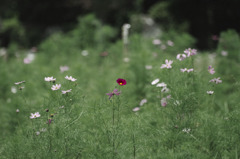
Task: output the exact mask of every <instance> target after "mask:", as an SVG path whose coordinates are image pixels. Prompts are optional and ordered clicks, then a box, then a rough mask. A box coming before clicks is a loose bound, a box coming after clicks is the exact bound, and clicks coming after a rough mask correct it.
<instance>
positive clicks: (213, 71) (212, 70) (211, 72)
mask: <svg viewBox="0 0 240 159" xmlns="http://www.w3.org/2000/svg"><path fill="white" fill-rule="evenodd" d="M208 72H209V73H210V74H214V73H215V70H214V68H213V67H212V66H211V65H210V66H208Z"/></svg>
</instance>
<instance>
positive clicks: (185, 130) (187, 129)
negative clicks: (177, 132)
mask: <svg viewBox="0 0 240 159" xmlns="http://www.w3.org/2000/svg"><path fill="white" fill-rule="evenodd" d="M182 131H183V132H185V133H189V132H190V131H191V129H190V128H184V129H183V130H182Z"/></svg>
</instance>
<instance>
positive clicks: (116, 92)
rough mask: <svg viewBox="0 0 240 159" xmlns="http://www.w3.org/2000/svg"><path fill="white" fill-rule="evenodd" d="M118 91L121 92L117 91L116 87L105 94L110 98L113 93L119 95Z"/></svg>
mask: <svg viewBox="0 0 240 159" xmlns="http://www.w3.org/2000/svg"><path fill="white" fill-rule="evenodd" d="M120 93H121V92H118V90H117V89H114V90H113V91H112V92H110V93H107V94H106V95H108V96H109V99H111V98H112V96H114V95H117V96H118V95H120Z"/></svg>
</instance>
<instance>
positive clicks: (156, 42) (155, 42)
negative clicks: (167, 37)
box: [152, 39, 162, 45]
mask: <svg viewBox="0 0 240 159" xmlns="http://www.w3.org/2000/svg"><path fill="white" fill-rule="evenodd" d="M152 43H153V44H154V45H160V44H161V43H162V42H161V40H159V39H154V40H153V41H152Z"/></svg>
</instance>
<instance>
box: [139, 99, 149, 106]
mask: <svg viewBox="0 0 240 159" xmlns="http://www.w3.org/2000/svg"><path fill="white" fill-rule="evenodd" d="M145 103H147V99H142V100H141V102H140V103H139V105H140V106H143V104H145Z"/></svg>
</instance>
